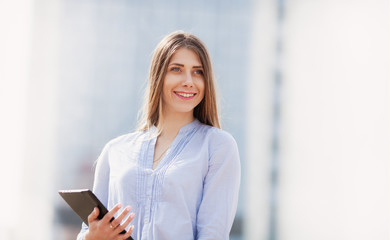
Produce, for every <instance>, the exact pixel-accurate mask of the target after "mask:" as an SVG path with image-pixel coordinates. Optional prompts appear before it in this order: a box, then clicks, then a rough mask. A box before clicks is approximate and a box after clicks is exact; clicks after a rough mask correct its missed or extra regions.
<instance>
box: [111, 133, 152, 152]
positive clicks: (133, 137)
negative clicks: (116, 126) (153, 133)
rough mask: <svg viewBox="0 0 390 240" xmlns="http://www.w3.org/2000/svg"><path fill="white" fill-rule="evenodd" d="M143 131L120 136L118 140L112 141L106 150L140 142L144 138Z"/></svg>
mask: <svg viewBox="0 0 390 240" xmlns="http://www.w3.org/2000/svg"><path fill="white" fill-rule="evenodd" d="M144 135H145V134H144V132H143V131H135V132H131V133H127V134H123V135H120V136H118V137H116V138H113V139H111V140H110V141H109V142H108V143H107V144H106V145H105V148H113V147H117V146H122V145H124V144H128V143H131V142H134V141H138V140H140V139H141V138H142V137H143V136H144Z"/></svg>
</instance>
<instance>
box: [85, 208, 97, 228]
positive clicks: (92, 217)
mask: <svg viewBox="0 0 390 240" xmlns="http://www.w3.org/2000/svg"><path fill="white" fill-rule="evenodd" d="M98 216H99V208H97V207H95V208H94V209H93V211H92V212H91V214H89V215H88V224H89V223H91V222H93V221H95V220H96V219H97V218H98Z"/></svg>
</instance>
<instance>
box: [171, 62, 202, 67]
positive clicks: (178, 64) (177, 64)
mask: <svg viewBox="0 0 390 240" xmlns="http://www.w3.org/2000/svg"><path fill="white" fill-rule="evenodd" d="M171 65H176V66H180V67H184V64H181V63H174V62H173V63H170V64H169V66H171ZM192 68H203V66H193V67H192Z"/></svg>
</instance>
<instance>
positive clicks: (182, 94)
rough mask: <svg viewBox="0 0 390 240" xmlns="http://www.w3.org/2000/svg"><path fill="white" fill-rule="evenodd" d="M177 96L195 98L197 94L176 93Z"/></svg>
mask: <svg viewBox="0 0 390 240" xmlns="http://www.w3.org/2000/svg"><path fill="white" fill-rule="evenodd" d="M176 94H177V95H180V96H182V97H192V96H194V95H195V94H193V93H176Z"/></svg>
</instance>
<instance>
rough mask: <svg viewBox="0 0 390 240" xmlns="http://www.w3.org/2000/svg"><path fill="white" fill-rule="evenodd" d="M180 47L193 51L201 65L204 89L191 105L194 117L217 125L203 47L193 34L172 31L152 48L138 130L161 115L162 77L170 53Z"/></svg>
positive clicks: (210, 71)
mask: <svg viewBox="0 0 390 240" xmlns="http://www.w3.org/2000/svg"><path fill="white" fill-rule="evenodd" d="M180 48H187V49H189V50H192V51H194V52H195V53H196V54H197V55H198V57H199V59H200V61H201V63H202V66H203V76H204V81H205V92H204V97H203V99H202V101H201V102H200V103H199V104H198V105H197V106H196V107H195V109H194V117H195V118H196V119H198V120H199V121H200V122H201V123H204V124H207V125H210V126H213V127H217V128H220V122H219V115H218V108H217V96H216V89H215V83H214V74H213V69H212V66H211V60H210V56H209V53H208V51H207V48H206V46H205V44H204V43H203V42H202V41H201V40H200V39H199V38H197V37H196V36H194V35H192V34H190V33H186V32H183V31H175V32H173V33H171V34H169V35H167V36H165V37H164V38H163V39H162V40H161V41H160V43H159V44H158V45H157V47H156V49H155V50H154V54H153V58H152V62H151V64H150V71H149V79H148V86H147V88H146V92H145V100H144V106H143V108H142V109H141V110H142V117H141V119H140V121H139V124H138V130H147V129H149V128H150V127H151V126H153V125H155V126H157V125H158V124H159V120H160V117H161V116H162V88H163V81H164V78H165V75H166V72H167V68H168V64H169V61H170V60H171V57H172V56H173V54H174V53H175V52H176V51H177V50H178V49H180Z"/></svg>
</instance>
